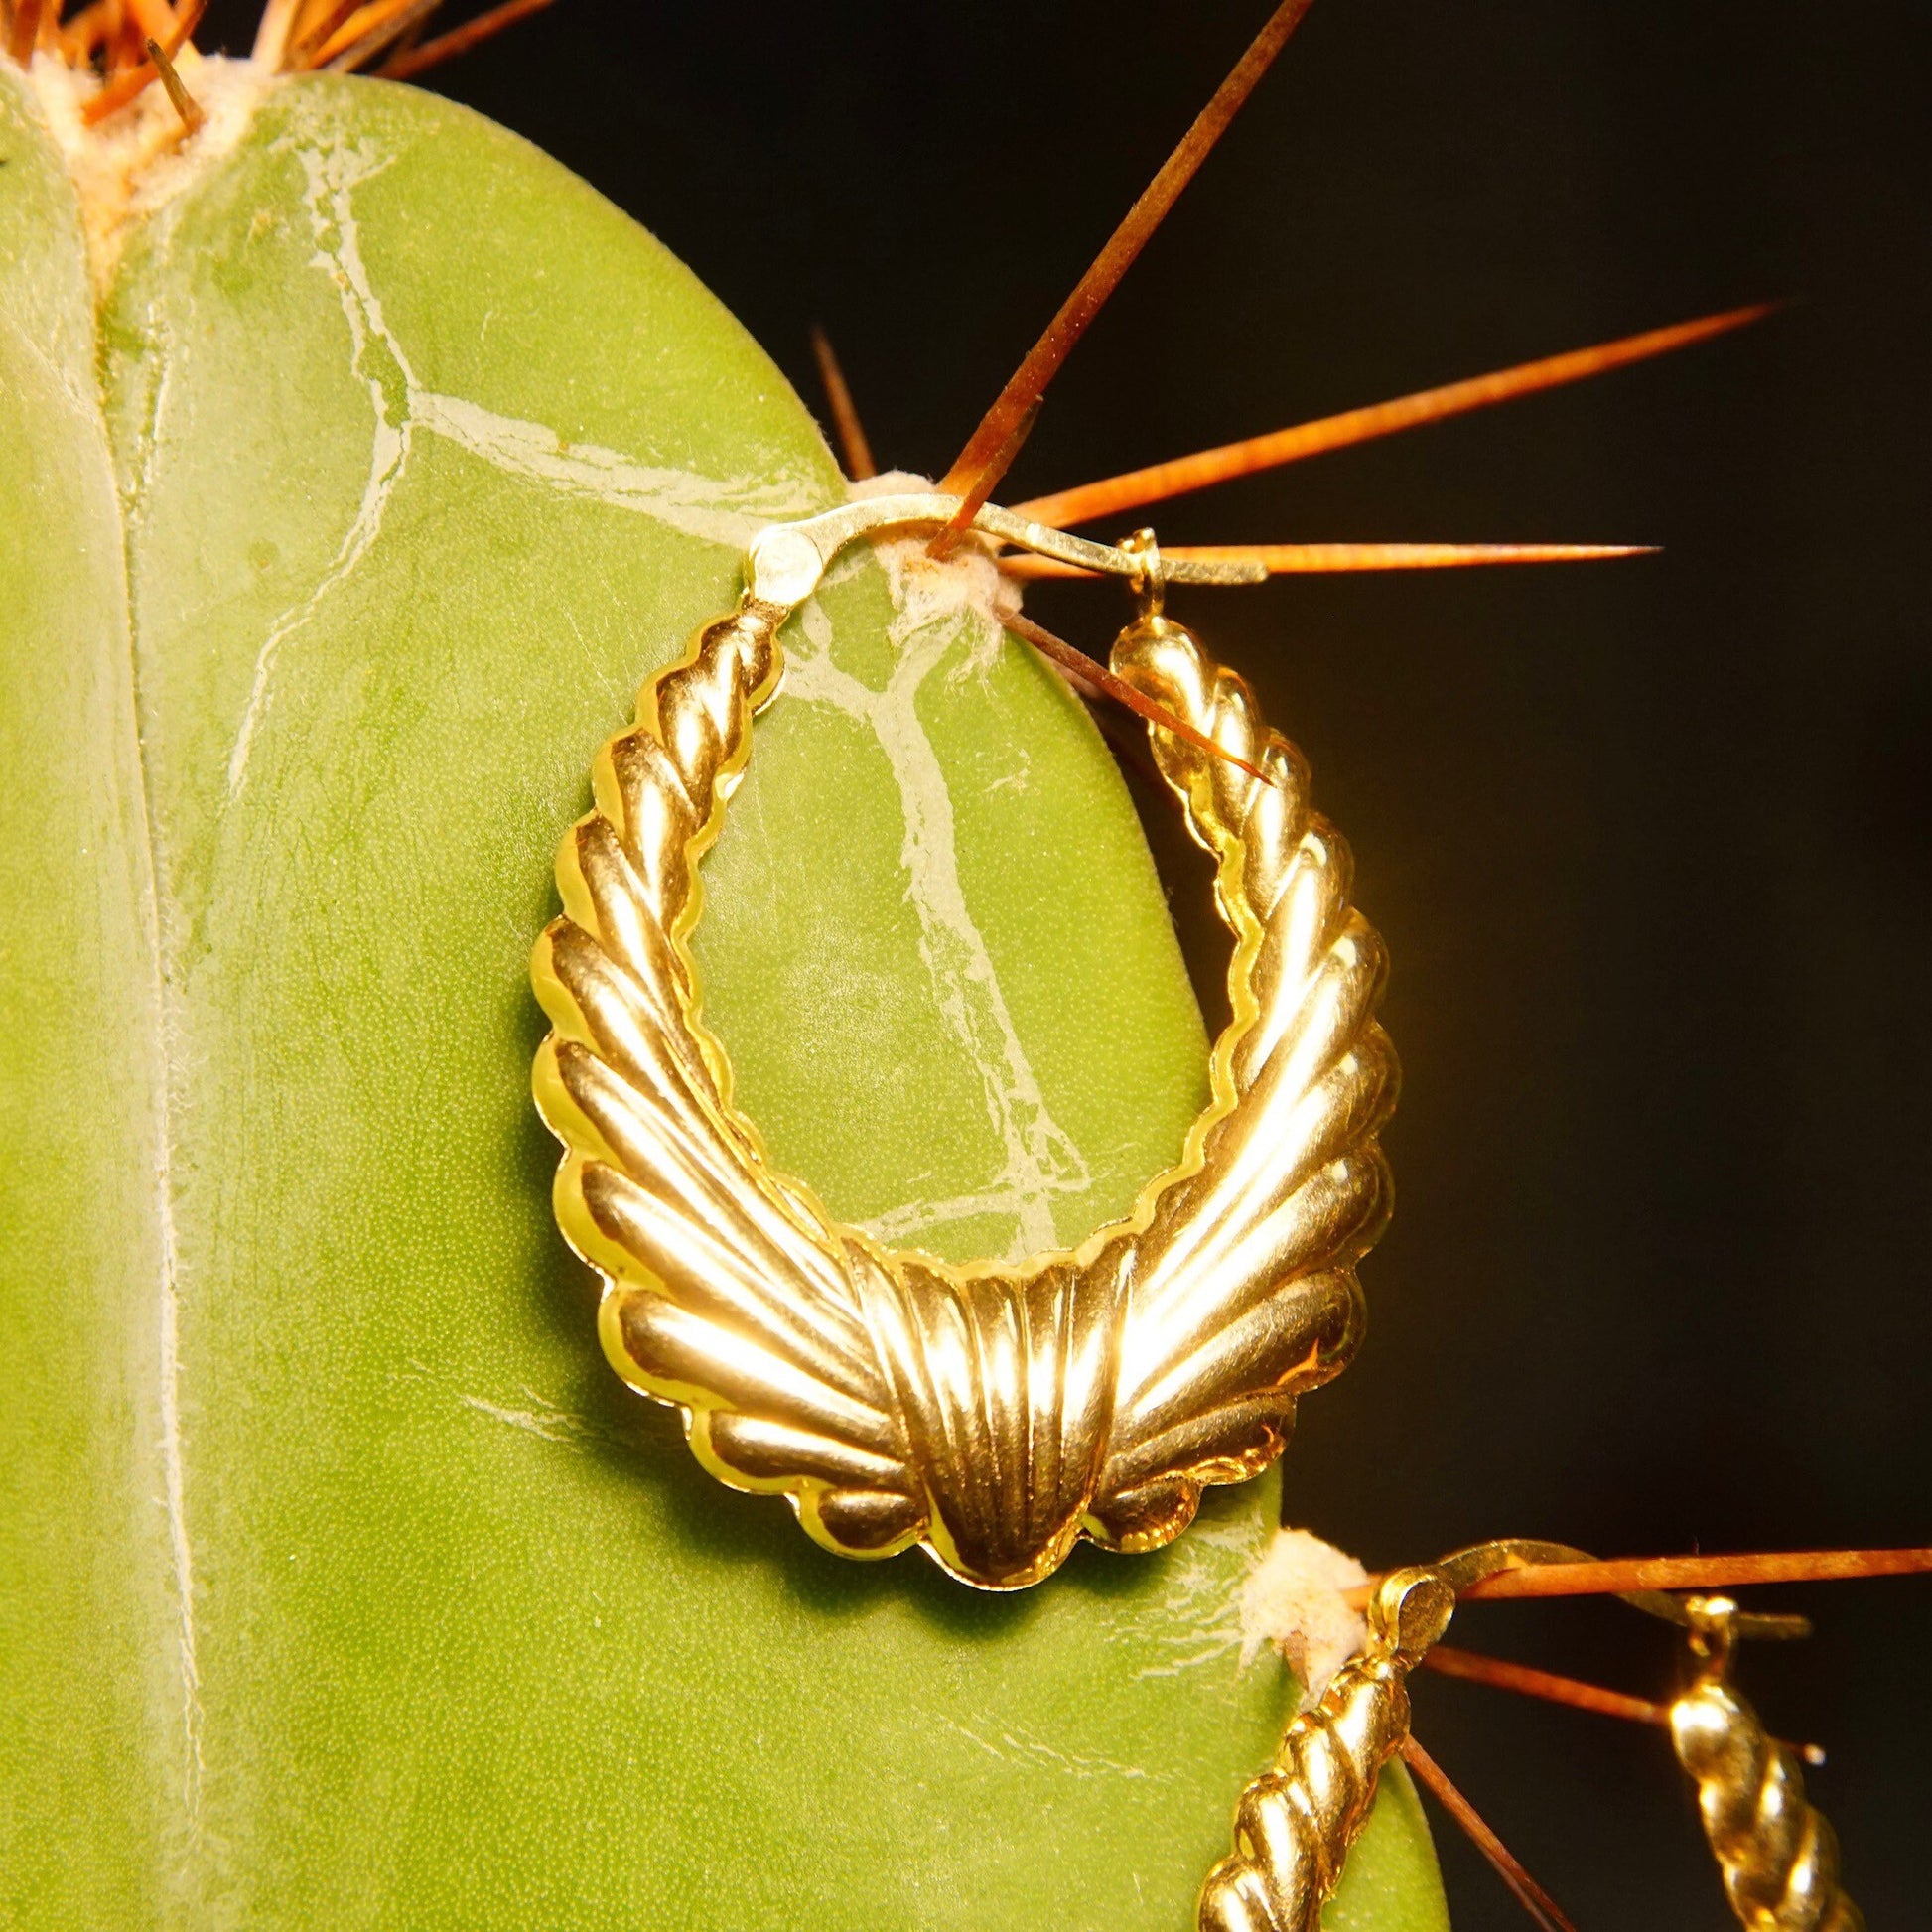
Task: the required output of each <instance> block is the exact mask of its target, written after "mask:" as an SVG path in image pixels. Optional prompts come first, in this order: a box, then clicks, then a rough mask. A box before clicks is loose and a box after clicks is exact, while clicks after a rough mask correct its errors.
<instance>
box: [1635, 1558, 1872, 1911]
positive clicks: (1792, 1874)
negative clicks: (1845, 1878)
mask: <svg viewBox="0 0 1932 1932" xmlns="http://www.w3.org/2000/svg"><path fill="white" fill-rule="evenodd" d="M1684 1607H1685V1609H1686V1611H1687V1612H1688V1615H1689V1621H1690V1630H1691V1635H1690V1648H1691V1655H1692V1657H1693V1659H1694V1660H1695V1665H1696V1674H1695V1675H1694V1677H1693V1679H1692V1681H1691V1684H1690V1687H1689V1689H1687V1690H1686V1691H1685V1692H1684V1693H1683V1695H1682V1696H1680V1697H1679V1698H1678V1699H1677V1701H1676V1702H1675V1703H1674V1704H1673V1705H1672V1706H1671V1708H1670V1732H1671V1741H1672V1743H1673V1744H1674V1745H1675V1746H1676V1748H1677V1760H1678V1762H1679V1763H1680V1764H1682V1765H1683V1767H1684V1768H1685V1770H1687V1771H1688V1772H1689V1773H1690V1774H1691V1776H1692V1778H1693V1779H1694V1780H1695V1781H1696V1783H1697V1788H1698V1814H1699V1816H1700V1817H1701V1818H1702V1819H1703V1821H1704V1835H1705V1838H1706V1839H1707V1840H1708V1841H1709V1843H1710V1846H1711V1852H1712V1856H1713V1857H1714V1858H1716V1860H1717V1861H1718V1865H1719V1868H1720V1869H1721V1870H1722V1871H1723V1873H1724V1882H1725V1896H1726V1897H1727V1898H1728V1899H1729V1900H1730V1909H1731V1910H1732V1911H1733V1912H1734V1913H1735V1914H1736V1916H1737V1922H1738V1924H1739V1925H1741V1926H1743V1927H1745V1928H1746V1932H1864V1915H1863V1913H1862V1912H1861V1911H1860V1910H1859V1908H1858V1907H1857V1906H1856V1905H1855V1904H1853V1902H1852V1900H1851V1899H1850V1898H1849V1897H1847V1895H1846V1893H1845V1889H1844V1887H1843V1886H1842V1885H1841V1884H1840V1883H1839V1876H1838V1836H1837V1834H1836V1833H1835V1832H1834V1831H1833V1830H1832V1828H1831V1824H1830V1822H1829V1821H1828V1820H1827V1819H1826V1817H1825V1816H1824V1814H1823V1813H1822V1812H1820V1811H1818V1810H1817V1809H1816V1808H1815V1807H1814V1806H1813V1805H1811V1804H1810V1803H1809V1801H1808V1800H1807V1799H1806V1797H1805V1780H1804V1774H1803V1773H1802V1772H1801V1771H1800V1770H1799V1768H1798V1758H1797V1753H1796V1752H1794V1751H1793V1750H1792V1749H1791V1748H1790V1746H1789V1745H1786V1744H1781V1743H1779V1742H1778V1741H1777V1739H1776V1738H1774V1737H1771V1736H1770V1735H1768V1734H1767V1733H1766V1731H1765V1729H1764V1726H1763V1725H1762V1724H1761V1723H1760V1722H1759V1720H1758V1716H1757V1713H1756V1712H1755V1711H1753V1710H1752V1709H1751V1707H1750V1706H1749V1705H1748V1704H1747V1703H1745V1701H1744V1700H1743V1699H1742V1698H1741V1697H1739V1696H1738V1695H1737V1693H1736V1692H1735V1691H1734V1690H1733V1689H1732V1688H1731V1686H1730V1682H1729V1679H1730V1663H1731V1655H1732V1652H1733V1651H1734V1649H1735V1648H1736V1640H1737V1638H1738V1636H1739V1635H1741V1634H1745V1632H1744V1631H1743V1630H1742V1629H1741V1628H1740V1621H1741V1620H1740V1617H1739V1613H1738V1609H1737V1605H1736V1604H1735V1603H1733V1602H1732V1601H1731V1600H1730V1599H1729V1598H1728V1597H1725V1596H1694V1597H1692V1598H1691V1599H1690V1600H1689V1601H1688V1602H1687V1603H1686V1604H1685V1606H1684ZM1754 1621H1755V1622H1756V1623H1757V1624H1759V1625H1760V1626H1763V1625H1765V1624H1766V1623H1767V1622H1768V1621H1769V1620H1768V1619H1763V1618H1758V1619H1755V1620H1754ZM1783 1621H1785V1622H1786V1624H1787V1627H1786V1628H1785V1629H1783V1630H1769V1629H1764V1628H1762V1627H1760V1629H1759V1630H1758V1631H1757V1632H1756V1634H1771V1635H1790V1636H1802V1635H1803V1634H1805V1631H1806V1630H1807V1629H1808V1628H1809V1627H1810V1626H1809V1625H1807V1624H1805V1623H1804V1621H1803V1619H1802V1618H1795V1617H1794V1618H1790V1619H1785V1620H1783Z"/></svg>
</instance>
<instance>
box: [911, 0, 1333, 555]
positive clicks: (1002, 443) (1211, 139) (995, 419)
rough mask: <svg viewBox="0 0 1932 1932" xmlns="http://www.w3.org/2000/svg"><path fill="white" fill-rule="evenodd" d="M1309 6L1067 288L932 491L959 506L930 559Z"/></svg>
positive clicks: (1221, 98) (1253, 56)
mask: <svg viewBox="0 0 1932 1932" xmlns="http://www.w3.org/2000/svg"><path fill="white" fill-rule="evenodd" d="M1312 4H1313V0H1281V4H1280V5H1279V6H1278V7H1277V8H1276V9H1275V11H1274V12H1273V13H1272V14H1271V15H1270V16H1269V18H1268V23H1267V25H1266V26H1264V27H1263V28H1262V30H1261V32H1260V33H1259V34H1257V35H1256V36H1255V38H1254V41H1253V43H1252V44H1251V45H1250V46H1249V48H1248V51H1247V52H1246V53H1245V54H1244V55H1242V57H1241V58H1240V60H1239V61H1237V62H1236V63H1235V65H1234V70H1233V71H1232V72H1231V73H1230V74H1229V75H1228V77H1227V78H1226V79H1225V80H1223V81H1222V82H1221V84H1220V86H1219V87H1218V88H1217V89H1216V90H1215V93H1214V97H1213V99H1211V100H1210V101H1209V102H1208V103H1207V105H1206V106H1205V107H1203V108H1202V109H1201V111H1200V114H1199V115H1198V116H1197V117H1196V119H1195V121H1194V124H1193V126H1192V127H1190V128H1189V129H1188V130H1187V132H1186V133H1185V134H1184V135H1183V136H1182V137H1181V141H1180V145H1179V146H1178V147H1177V148H1175V149H1174V151H1173V154H1171V155H1170V156H1169V157H1168V159H1167V161H1166V163H1165V164H1164V165H1163V166H1162V169H1161V172H1160V173H1159V174H1158V175H1156V176H1155V177H1154V179H1153V181H1152V182H1150V183H1149V184H1148V186H1147V189H1146V190H1145V192H1144V193H1143V194H1142V196H1141V198H1140V200H1139V201H1137V202H1136V203H1135V204H1134V206H1133V207H1131V208H1129V209H1128V211H1127V216H1126V218H1125V219H1124V220H1123V221H1122V222H1121V224H1120V226H1119V227H1118V228H1116V229H1115V230H1114V232H1113V234H1112V236H1111V237H1110V238H1109V240H1108V242H1107V245H1106V246H1105V247H1104V248H1103V249H1101V251H1100V253H1099V254H1098V255H1097V256H1095V257H1094V261H1093V265H1092V267H1090V268H1089V269H1088V270H1087V272H1086V273H1085V274H1084V275H1082V276H1081V277H1080V279H1079V281H1078V282H1077V283H1076V284H1075V285H1074V289H1073V293H1072V294H1071V295H1069V296H1068V297H1067V298H1066V300H1065V301H1064V302H1063V303H1062V304H1061V305H1060V309H1059V313H1058V314H1057V315H1056V316H1054V318H1053V320H1052V321H1051V322H1049V323H1048V324H1047V325H1046V330H1045V333H1044V334H1043V335H1042V336H1041V337H1040V339H1039V341H1038V342H1036V343H1035V345H1033V347H1032V348H1031V349H1030V350H1029V351H1028V353H1027V357H1026V360H1025V361H1023V362H1022V363H1021V364H1020V366H1019V367H1018V368H1017V369H1016V370H1014V372H1013V375H1012V377H1011V378H1010V379H1009V380H1008V382H1007V386H1006V387H1005V388H1004V389H1002V390H1001V391H1000V393H999V394H998V395H997V396H996V397H995V398H994V399H993V406H992V408H991V409H989V410H988V411H987V412H986V414H985V415H984V416H983V417H982V418H981V419H980V425H979V427H978V428H977V429H976V430H975V431H974V432H973V434H972V436H971V437H970V438H969V439H968V441H967V444H966V447H965V448H964V449H963V450H961V451H960V453H959V455H958V457H957V458H956V459H955V461H954V463H953V466H952V468H951V469H950V470H948V471H947V472H946V476H945V480H944V481H943V482H942V483H940V485H939V487H940V488H941V489H942V490H944V491H945V492H946V494H947V495H949V496H958V497H959V498H960V499H961V501H960V506H959V511H958V513H957V514H956V515H955V516H954V518H953V520H952V522H951V523H949V524H947V525H946V527H945V528H944V529H943V530H941V531H940V532H939V534H938V535H937V536H936V537H935V538H934V539H933V541H932V546H931V547H932V552H933V554H934V555H935V556H943V555H944V554H945V553H946V551H947V550H949V549H950V548H951V547H952V546H953V544H955V543H957V542H958V540H959V537H960V533H961V532H963V531H964V529H965V528H966V526H967V524H969V523H970V522H972V520H973V516H974V514H975V512H976V511H977V510H978V509H979V507H980V505H981V504H982V503H984V502H985V501H986V499H987V498H988V497H989V496H990V495H991V494H992V493H993V489H994V486H995V485H996V484H997V483H999V481H1000V479H1001V477H1002V476H1004V475H1005V474H1006V465H1007V464H1009V463H1011V462H1012V461H1013V458H1014V455H1015V454H1016V453H1017V450H1018V447H1019V446H1018V444H1017V443H1016V442H1015V440H1014V431H1015V430H1016V429H1017V428H1018V427H1019V425H1020V422H1021V419H1022V418H1023V417H1024V416H1025V415H1026V414H1027V412H1028V411H1029V410H1030V409H1033V408H1035V407H1036V406H1037V404H1038V402H1039V400H1040V398H1041V397H1042V396H1044V395H1045V393H1046V385H1047V384H1048V383H1049V382H1051V381H1052V379H1053V377H1054V376H1055V375H1057V374H1058V373H1059V369H1060V365H1061V363H1063V362H1064V361H1065V360H1066V358H1067V356H1068V354H1069V353H1071V351H1072V348H1073V345H1074V344H1075V343H1077V342H1078V341H1079V340H1080V338H1081V337H1082V336H1083V335H1084V334H1085V333H1086V329H1087V325H1088V324H1089V323H1090V322H1092V320H1093V319H1094V317H1095V316H1097V315H1098V314H1099V313H1100V310H1101V308H1102V306H1103V305H1104V304H1105V302H1106V300H1107V298H1108V297H1109V296H1110V295H1112V294H1113V292H1114V290H1115V289H1116V288H1118V287H1119V286H1120V280H1121V277H1122V276H1123V275H1125V274H1126V273H1127V271H1128V270H1129V269H1130V268H1131V267H1132V266H1133V265H1134V259H1135V257H1136V256H1137V255H1139V254H1140V252H1141V250H1142V249H1143V248H1145V247H1146V246H1147V243H1148V238H1149V237H1150V236H1151V235H1152V234H1153V233H1154V231H1155V229H1156V228H1158V227H1159V226H1160V225H1161V223H1162V221H1163V220H1164V219H1165V218H1166V216H1167V213H1168V210H1169V209H1170V208H1171V207H1173V205H1174V203H1175V201H1176V200H1178V199H1179V196H1180V191H1181V190H1182V189H1183V188H1185V187H1186V186H1187V184H1188V183H1189V182H1190V181H1192V180H1193V178H1194V174H1195V171H1196V170H1197V169H1198V168H1199V167H1200V165H1201V163H1202V162H1203V161H1205V160H1206V159H1207V156H1208V154H1209V152H1210V151H1211V150H1212V148H1213V146H1214V144H1215V142H1217V141H1218V140H1219V139H1220V138H1221V136H1222V135H1223V134H1224V133H1225V132H1226V131H1227V127H1228V123H1229V122H1231V121H1232V120H1233V119H1234V117H1235V115H1236V114H1238V113H1239V112H1240V111H1241V107H1242V104H1243V103H1244V102H1245V101H1246V100H1247V98H1248V96H1249V95H1250V94H1251V93H1253V91H1254V89H1255V85H1256V83H1257V82H1258V81H1259V80H1260V79H1261V76H1262V75H1263V74H1264V73H1266V72H1267V71H1268V69H1269V68H1270V67H1271V66H1272V65H1273V63H1274V59H1275V56H1276V55H1277V54H1279V53H1280V52H1281V51H1282V48H1283V46H1284V45H1285V44H1286V42H1287V40H1288V37H1289V35H1291V34H1292V33H1294V31H1295V30H1296V28H1297V27H1299V26H1300V25H1301V24H1302V16H1303V15H1304V14H1306V13H1307V12H1308V10H1309V8H1310V7H1311V5H1312Z"/></svg>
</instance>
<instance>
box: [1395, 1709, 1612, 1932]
mask: <svg viewBox="0 0 1932 1932" xmlns="http://www.w3.org/2000/svg"><path fill="white" fill-rule="evenodd" d="M1402 1761H1403V1763H1405V1764H1406V1765H1408V1767H1409V1768H1410V1770H1412V1771H1413V1772H1415V1774H1416V1776H1417V1777H1419V1778H1420V1779H1421V1780H1422V1781H1423V1783H1424V1784H1426V1785H1427V1786H1428V1787H1429V1789H1430V1790H1431V1791H1432V1792H1433V1793H1434V1794H1435V1796H1436V1801H1437V1803H1438V1804H1440V1805H1441V1806H1442V1807H1443V1809H1444V1810H1445V1811H1446V1812H1448V1813H1449V1816H1450V1817H1451V1818H1453V1819H1454V1820H1455V1822H1456V1823H1457V1824H1458V1825H1459V1826H1460V1827H1461V1828H1462V1830H1463V1832H1464V1834H1465V1835H1466V1836H1467V1838H1468V1840H1469V1843H1470V1844H1471V1845H1473V1846H1474V1847H1475V1848H1476V1850H1477V1851H1478V1852H1480V1853H1481V1854H1482V1856H1483V1857H1484V1858H1485V1859H1487V1860H1488V1861H1489V1863H1490V1865H1491V1866H1492V1867H1493V1868H1494V1870H1495V1873H1496V1876H1497V1877H1499V1878H1500V1879H1501V1880H1502V1881H1503V1883H1504V1884H1505V1885H1507V1886H1508V1887H1509V1889H1510V1891H1511V1892H1512V1893H1513V1894H1514V1895H1515V1898H1516V1902H1517V1903H1518V1904H1519V1905H1521V1906H1522V1908H1523V1909H1524V1911H1526V1912H1528V1913H1529V1915H1530V1917H1531V1918H1532V1919H1534V1920H1535V1921H1536V1923H1537V1925H1538V1926H1540V1927H1541V1928H1542V1932H1577V1928H1576V1927H1575V1926H1574V1925H1572V1924H1571V1922H1570V1920H1569V1918H1568V1917H1567V1916H1566V1915H1565V1913H1564V1909H1563V1907H1562V1906H1561V1905H1559V1904H1558V1903H1557V1901H1556V1900H1555V1899H1554V1898H1552V1897H1551V1896H1550V1894H1549V1893H1548V1892H1547V1891H1545V1890H1544V1889H1543V1887H1542V1886H1541V1885H1539V1884H1538V1883H1537V1882H1536V1880H1535V1879H1534V1878H1532V1877H1531V1876H1530V1874H1529V1873H1528V1872H1527V1871H1526V1870H1525V1869H1524V1868H1523V1863H1522V1861H1521V1860H1519V1859H1518V1858H1517V1857H1516V1855H1515V1854H1514V1853H1513V1852H1511V1851H1510V1849H1509V1847H1508V1846H1506V1845H1505V1844H1504V1843H1503V1842H1502V1840H1501V1839H1499V1838H1498V1837H1497V1836H1496V1834H1495V1833H1494V1832H1493V1831H1491V1830H1490V1829H1489V1827H1488V1825H1487V1824H1485V1823H1484V1821H1483V1817H1482V1814H1481V1813H1480V1812H1479V1811H1477V1810H1476V1808H1475V1806H1474V1805H1472V1804H1470V1802H1469V1801H1468V1799H1466V1798H1465V1797H1463V1795H1462V1794H1461V1792H1459V1791H1458V1790H1457V1789H1456V1788H1455V1786H1454V1785H1453V1784H1451V1783H1450V1782H1449V1774H1448V1772H1446V1771H1445V1770H1444V1769H1443V1767H1442V1766H1441V1765H1440V1764H1438V1763H1437V1762H1436V1760H1435V1759H1434V1758H1433V1757H1431V1756H1430V1754H1429V1753H1428V1752H1427V1751H1426V1750H1424V1749H1423V1747H1422V1746H1421V1745H1420V1744H1419V1743H1417V1742H1416V1740H1415V1738H1414V1737H1405V1738H1404V1739H1403V1741H1402Z"/></svg>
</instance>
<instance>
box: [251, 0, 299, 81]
mask: <svg viewBox="0 0 1932 1932" xmlns="http://www.w3.org/2000/svg"><path fill="white" fill-rule="evenodd" d="M301 13H302V0H268V5H267V6H265V7H264V8H263V9H262V17H261V19H260V21H259V22H257V24H256V27H255V45H254V49H253V53H252V57H251V58H252V59H253V60H254V61H255V62H256V63H257V65H258V66H261V67H264V68H266V69H268V71H269V72H270V73H280V72H281V70H282V68H283V66H284V64H285V63H286V61H287V59H288V51H289V37H290V35H291V34H293V33H294V31H295V29H296V27H297V26H298V25H299V24H300V16H301Z"/></svg>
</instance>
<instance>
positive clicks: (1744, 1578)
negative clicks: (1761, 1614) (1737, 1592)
mask: <svg viewBox="0 0 1932 1932" xmlns="http://www.w3.org/2000/svg"><path fill="white" fill-rule="evenodd" d="M1926 1571H1932V1550H1780V1551H1769V1552H1763V1551H1756V1552H1748V1553H1745V1554H1741V1555H1737V1556H1716V1557H1618V1558H1615V1559H1613V1560H1610V1561H1607V1562H1601V1563H1596V1562H1592V1563H1528V1564H1524V1565H1523V1566H1522V1568H1521V1569H1518V1570H1499V1571H1498V1572H1497V1573H1496V1574H1495V1575H1494V1576H1493V1577H1485V1578H1484V1579H1483V1580H1482V1581H1481V1582H1480V1583H1477V1584H1471V1585H1470V1586H1469V1587H1468V1588H1467V1589H1465V1590H1464V1591H1462V1600H1463V1601H1464V1602H1473V1601H1475V1600H1477V1599H1478V1598H1480V1599H1483V1600H1485V1601H1495V1600H1497V1599H1499V1598H1505V1597H1525V1596H1628V1595H1630V1594H1632V1593H1633V1592H1636V1591H1641V1590H1657V1589H1736V1588H1741V1587H1747V1586H1749V1585H1752V1584H1827V1583H1840V1582H1844V1581H1847V1580H1850V1579H1852V1578H1858V1577H1913V1576H1919V1575H1922V1574H1923V1573H1925V1572H1926ZM1374 1593H1375V1585H1374V1584H1373V1583H1369V1584H1364V1585H1362V1586H1360V1587H1358V1588H1355V1589H1350V1590H1347V1591H1344V1592H1343V1594H1344V1596H1345V1598H1346V1600H1347V1601H1348V1602H1350V1603H1351V1604H1353V1605H1354V1606H1355V1607H1356V1608H1357V1609H1360V1608H1362V1607H1364V1606H1365V1605H1366V1604H1367V1602H1368V1600H1369V1598H1370V1597H1371V1596H1373V1595H1374Z"/></svg>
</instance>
